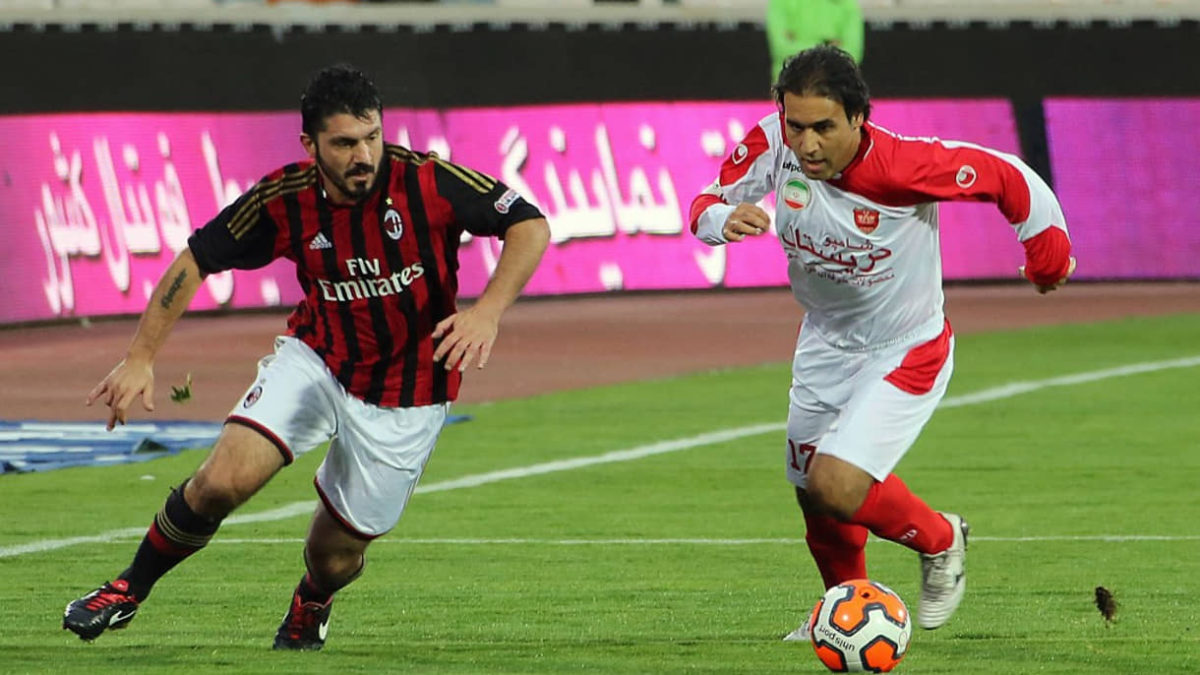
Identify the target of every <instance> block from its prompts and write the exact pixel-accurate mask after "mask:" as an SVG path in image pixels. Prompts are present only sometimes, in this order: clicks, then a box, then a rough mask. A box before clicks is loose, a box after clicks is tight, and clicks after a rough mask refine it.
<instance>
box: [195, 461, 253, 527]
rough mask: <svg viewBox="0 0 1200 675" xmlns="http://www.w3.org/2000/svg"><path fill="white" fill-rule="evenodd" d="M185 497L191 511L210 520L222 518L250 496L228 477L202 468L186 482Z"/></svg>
mask: <svg viewBox="0 0 1200 675" xmlns="http://www.w3.org/2000/svg"><path fill="white" fill-rule="evenodd" d="M185 497H186V499H187V502H188V505H189V506H191V508H192V510H193V511H196V512H197V513H201V514H204V515H206V516H209V517H210V518H224V517H225V516H228V515H229V514H230V513H232V512H233V510H234V509H236V508H237V507H238V506H240V505H241V504H242V502H244V501H246V500H247V499H249V498H250V494H246V493H245V492H244V491H242V490H239V489H238V488H237V486H236V485H234V484H233V481H232V480H230V478H229V476H227V475H225V476H222V475H221V474H220V472H216V471H213V470H211V469H209V468H208V467H207V466H202V467H200V469H199V470H198V471H197V472H196V475H194V476H192V478H191V480H190V481H188V485H187V493H186V495H185Z"/></svg>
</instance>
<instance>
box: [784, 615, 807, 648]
mask: <svg viewBox="0 0 1200 675" xmlns="http://www.w3.org/2000/svg"><path fill="white" fill-rule="evenodd" d="M811 621H812V615H809V617H808V618H807V619H805V620H804V623H802V624H800V626H799V627H798V628H797V629H796V630H794V631H792V632H790V633H788V634H787V635H784V636H783V641H784V642H808V641H809V640H811V639H812V631H811V630H809V625H808V624H809V623H810V622H811Z"/></svg>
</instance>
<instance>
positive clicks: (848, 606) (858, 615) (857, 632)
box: [808, 579, 912, 673]
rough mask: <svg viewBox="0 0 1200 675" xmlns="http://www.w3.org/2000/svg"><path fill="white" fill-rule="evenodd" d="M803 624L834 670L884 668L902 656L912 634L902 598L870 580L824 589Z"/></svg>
mask: <svg viewBox="0 0 1200 675" xmlns="http://www.w3.org/2000/svg"><path fill="white" fill-rule="evenodd" d="M808 628H809V633H810V634H811V635H812V645H813V650H815V651H816V652H817V658H819V659H821V663H824V664H825V665H826V667H828V668H829V669H830V670H832V671H833V672H835V673H886V672H888V671H890V670H891V669H892V668H895V667H896V664H898V663H900V659H903V658H904V654H905V652H907V651H908V639H909V637H911V636H912V621H911V620H910V618H909V616H908V608H907V607H905V606H904V601H903V600H901V599H900V596H899V595H897V594H896V593H895V591H893V590H892V589H890V588H888V587H887V586H884V585H883V584H881V583H879V582H878V581H871V580H870V579H853V580H851V581H847V582H845V583H842V584H838V585H837V586H834V587H833V588H830V589H829V590H828V591H826V592H825V597H823V598H821V600H820V601H819V602H817V606H816V607H813V611H812V614H811V615H810V616H809V619H808Z"/></svg>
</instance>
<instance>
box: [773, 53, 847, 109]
mask: <svg viewBox="0 0 1200 675" xmlns="http://www.w3.org/2000/svg"><path fill="white" fill-rule="evenodd" d="M771 94H772V95H773V96H774V97H775V103H776V104H777V105H778V106H779V109H780V110H783V95H784V94H795V95H796V96H805V95H817V96H824V97H826V98H830V99H833V100H834V101H837V102H838V103H841V104H842V108H843V109H845V111H846V119H850V118H851V117H854V116H855V115H857V114H859V113H862V116H863V120H864V121H865V120H867V119H868V118H870V116H871V94H870V92H869V91H868V90H867V83H866V81H865V80H863V77H862V72H861V71H859V69H858V65H857V64H855V63H854V58H853V57H851V56H850V55H849V54H847V53H846V52H845V51H843V50H841V49H839V48H837V47H834V46H833V45H820V46H818V47H813V48H811V49H805V50H804V51H802V52H800V53H798V54H796V55H794V56H790V57H788V59H787V61H784V63H783V68H782V69H780V71H779V79H777V80H776V81H775V84H774V86H772V87H771Z"/></svg>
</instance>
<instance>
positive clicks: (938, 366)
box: [691, 46, 1075, 639]
mask: <svg viewBox="0 0 1200 675" xmlns="http://www.w3.org/2000/svg"><path fill="white" fill-rule="evenodd" d="M774 90H775V97H776V104H777V107H778V110H777V112H775V113H772V114H770V115H768V116H766V117H765V118H763V119H762V120H761V121H760V122H759V123H758V124H757V125H755V126H754V128H752V129H751V130H750V132H749V133H748V134H747V135H746V137H745V139H744V140H743V141H742V142H741V143H739V144H738V145H737V147H736V148H735V149H734V151H733V153H732V154H731V155H730V157H729V158H728V159H727V160H726V161H725V162H724V164H723V165H722V166H721V172H720V177H719V178H718V179H717V181H716V182H715V183H713V185H712V186H711V187H710V188H708V189H706V190H705V191H704V192H702V193H701V194H700V195H699V196H697V197H696V199H695V200H694V201H693V202H692V208H691V215H692V218H691V227H692V232H693V233H695V235H696V236H697V237H698V238H699V239H701V240H702V241H704V242H705V243H707V244H710V245H713V246H718V245H725V244H729V243H733V244H736V243H737V242H740V241H742V240H743V239H745V238H746V237H753V236H759V235H762V234H763V233H765V232H767V231H769V230H770V229H771V228H772V223H771V221H770V217H769V216H768V214H767V213H766V212H765V211H764V210H763V209H761V208H759V207H758V206H756V205H755V204H756V203H757V202H758V201H759V200H760V199H762V198H763V197H765V196H766V195H767V194H768V193H770V192H772V191H774V193H775V222H774V224H773V225H774V233H775V235H776V237H777V238H778V239H779V243H780V246H781V247H782V248H783V251H784V253H785V254H786V256H787V265H788V277H789V280H790V283H791V288H792V293H793V295H794V296H795V298H796V301H797V302H799V303H800V304H801V305H802V306H803V307H804V309H805V315H804V321H803V324H802V325H801V329H800V334H799V336H798V338H797V342H796V350H795V353H794V356H793V361H792V387H791V393H790V400H789V408H788V423H787V447H786V452H785V462H786V471H787V477H788V479H789V481H790V482H791V483H792V484H793V485H794V486H795V489H796V496H797V499H798V501H799V503H800V507H801V510H802V511H803V514H804V519H805V523H806V526H807V533H806V537H805V538H806V540H807V542H808V547H809V551H810V552H811V553H812V556H813V559H814V560H815V561H816V564H817V568H818V570H819V571H820V573H821V577H822V580H823V581H824V583H825V586H826V588H829V587H832V586H835V585H837V584H839V583H841V582H843V581H847V580H850V579H856V578H866V577H867V568H866V556H865V548H864V545H865V544H866V541H867V533H868V532H872V533H874V534H875V535H876V536H878V537H880V538H883V539H888V540H891V541H894V542H897V543H899V544H901V545H903V546H906V547H908V548H910V549H912V550H914V551H916V552H917V553H918V554H919V556H920V560H921V569H922V579H921V597H920V605H919V608H918V612H917V624H918V625H919V626H921V627H922V628H927V629H932V628H938V627H939V626H941V625H943V624H945V622H946V621H947V620H949V618H950V615H951V614H952V613H953V612H954V611H955V609H956V608H957V607H958V605H959V602H960V601H961V600H962V597H963V592H964V589H965V587H966V563H965V560H966V544H967V523H966V521H965V520H964V519H963V518H962V516H960V515H958V514H954V513H939V512H938V511H934V510H933V509H931V508H930V507H929V506H928V505H927V504H926V503H925V502H924V501H922V500H921V499H920V498H919V497H917V496H916V495H915V494H913V493H912V492H911V491H910V490H909V489H908V487H907V486H906V485H905V484H904V482H903V481H901V480H900V478H899V477H897V476H896V475H895V474H894V473H892V470H893V469H894V468H895V467H896V464H897V463H898V462H899V461H900V459H901V457H903V456H904V454H905V453H906V452H907V451H908V449H909V447H911V446H912V444H913V442H914V441H915V440H916V438H917V435H918V434H919V433H920V431H921V428H922V427H923V426H924V425H925V423H926V422H927V421H928V420H929V418H930V416H931V415H932V414H933V411H934V409H935V408H936V407H937V405H938V402H939V401H940V400H941V399H942V396H943V394H944V393H945V391H946V385H947V384H948V383H949V381H950V373H951V372H952V370H953V363H954V357H953V346H954V338H953V334H952V333H951V330H950V324H949V322H948V321H947V320H946V317H945V315H944V314H943V312H942V304H943V295H942V285H941V284H942V272H941V258H940V250H939V247H938V212H937V202H939V201H947V200H972V201H988V202H992V203H994V204H995V205H996V206H997V208H999V210H1000V212H1001V213H1003V214H1004V216H1005V217H1006V218H1007V219H1008V221H1009V222H1010V223H1011V224H1012V227H1013V229H1014V231H1015V234H1016V236H1017V239H1018V240H1019V241H1020V242H1021V243H1022V245H1023V246H1024V249H1025V258H1026V264H1025V265H1024V266H1023V267H1022V269H1021V274H1022V275H1023V276H1024V277H1025V278H1026V279H1027V280H1028V281H1029V282H1030V283H1032V284H1033V285H1034V287H1035V288H1036V289H1037V291H1038V292H1040V293H1046V292H1048V291H1052V290H1054V289H1055V288H1057V287H1058V286H1060V285H1061V284H1063V283H1065V282H1066V280H1067V278H1068V277H1069V276H1070V275H1071V273H1072V272H1073V271H1074V269H1075V259H1074V258H1073V257H1071V255H1070V250H1071V244H1070V240H1069V238H1068V236H1067V229H1066V221H1065V220H1064V218H1063V213H1062V209H1061V208H1060V206H1059V204H1058V200H1057V199H1056V198H1055V196H1054V194H1053V192H1051V190H1050V188H1049V187H1048V186H1047V185H1046V183H1045V182H1044V181H1043V180H1042V179H1041V178H1039V177H1038V175H1037V174H1036V173H1034V172H1033V170H1032V169H1030V168H1029V167H1028V166H1027V165H1026V164H1025V163H1024V162H1022V161H1021V160H1020V159H1019V158H1017V157H1014V156H1013V155H1009V154H1005V153H1001V152H997V151H995V150H991V149H989V148H984V147H980V146H977V145H973V144H970V143H962V142H955V141H943V140H939V139H936V138H912V137H905V136H900V135H897V134H894V133H892V132H890V131H888V130H886V129H884V128H882V127H879V126H877V125H875V124H872V123H871V122H870V121H869V117H870V112H871V104H870V98H869V95H868V92H867V85H866V83H865V82H864V81H863V79H862V76H861V74H860V73H859V70H858V68H857V67H856V66H855V64H854V61H853V60H852V59H851V58H850V57H849V55H847V54H846V53H845V52H843V51H841V50H840V49H837V48H836V47H830V46H821V47H815V48H812V49H809V50H805V51H802V52H800V53H799V54H797V55H795V56H793V57H792V58H791V59H789V60H788V61H787V62H786V63H785V65H784V67H783V69H782V70H781V71H780V73H779V79H778V80H777V82H776V84H775V87H774ZM788 637H789V638H790V639H807V637H808V635H807V627H806V626H803V625H802V626H801V627H800V628H798V629H797V630H795V631H793V632H792V633H791V634H790V635H789V636H788Z"/></svg>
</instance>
